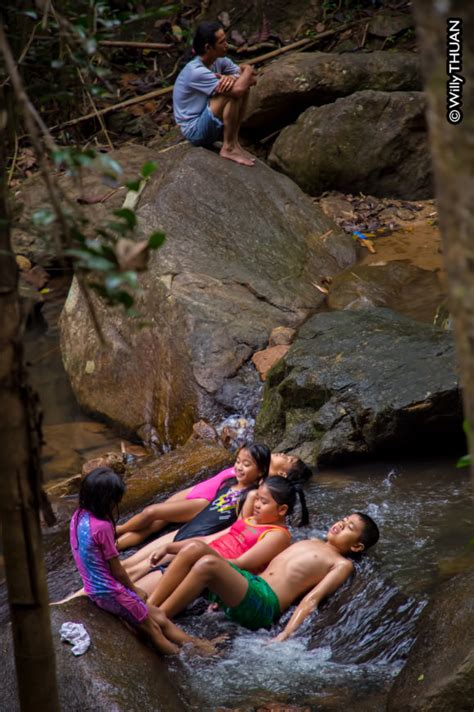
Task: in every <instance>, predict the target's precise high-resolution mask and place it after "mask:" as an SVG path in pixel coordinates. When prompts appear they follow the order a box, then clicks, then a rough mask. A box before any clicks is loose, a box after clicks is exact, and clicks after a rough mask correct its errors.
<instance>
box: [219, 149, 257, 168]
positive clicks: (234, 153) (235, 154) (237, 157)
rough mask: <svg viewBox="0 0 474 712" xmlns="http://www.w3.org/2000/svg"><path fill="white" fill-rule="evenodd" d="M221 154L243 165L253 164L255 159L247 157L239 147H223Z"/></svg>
mask: <svg viewBox="0 0 474 712" xmlns="http://www.w3.org/2000/svg"><path fill="white" fill-rule="evenodd" d="M219 154H220V155H221V156H222V158H227V159H228V160H229V161H234V162H235V163H240V164H241V165H242V166H253V165H254V161H253V160H251V159H250V158H247V157H246V156H244V154H243V153H242V150H241V149H238V148H232V149H228V148H224V147H222V148H221V150H220V152H219Z"/></svg>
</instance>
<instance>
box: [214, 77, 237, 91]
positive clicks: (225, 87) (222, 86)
mask: <svg viewBox="0 0 474 712" xmlns="http://www.w3.org/2000/svg"><path fill="white" fill-rule="evenodd" d="M217 76H218V77H219V83H218V84H217V86H216V88H215V89H214V94H225V92H226V91H229V89H232V87H233V86H234V82H235V81H236V80H237V77H234V75H233V74H218V75H217Z"/></svg>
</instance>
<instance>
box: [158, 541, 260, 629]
mask: <svg viewBox="0 0 474 712" xmlns="http://www.w3.org/2000/svg"><path fill="white" fill-rule="evenodd" d="M205 588H210V589H211V591H213V592H214V593H216V594H217V595H218V596H219V597H220V598H221V599H222V600H223V601H224V603H225V604H226V605H228V606H237V605H238V604H239V603H240V602H241V601H242V599H243V598H244V596H245V594H246V593H247V589H248V582H247V579H246V578H244V577H243V576H242V575H241V574H239V572H238V571H236V570H235V569H233V568H232V566H231V565H230V564H229V563H228V562H227V561H225V559H222V558H221V557H220V556H215V555H206V556H203V557H202V558H201V559H199V561H197V562H196V563H195V564H194V566H193V568H192V569H191V571H190V572H189V574H188V575H187V576H186V578H185V579H184V580H183V581H182V583H181V584H180V585H179V586H178V587H177V589H176V590H175V591H174V592H173V593H172V594H171V595H170V596H169V597H168V598H167V599H166V601H165V602H164V603H163V605H162V606H161V610H162V611H163V613H166V615H167V616H168V617H169V618H172V617H173V616H175V615H176V614H177V613H180V612H181V611H182V610H183V609H184V608H186V606H187V605H188V604H189V603H191V601H193V600H194V599H195V598H197V596H199V594H200V593H202V592H203V591H204V589H205Z"/></svg>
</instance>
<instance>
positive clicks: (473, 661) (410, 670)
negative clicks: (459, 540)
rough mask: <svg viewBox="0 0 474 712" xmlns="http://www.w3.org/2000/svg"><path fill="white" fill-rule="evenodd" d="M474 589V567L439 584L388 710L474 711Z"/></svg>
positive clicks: (400, 675)
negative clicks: (473, 631)
mask: <svg viewBox="0 0 474 712" xmlns="http://www.w3.org/2000/svg"><path fill="white" fill-rule="evenodd" d="M473 590H474V569H472V570H471V571H468V572H467V573H464V574H460V575H459V576H456V577H455V578H453V579H451V580H450V581H448V582H447V583H445V584H443V585H442V586H441V587H440V588H439V589H438V591H437V593H436V595H435V596H434V598H433V600H432V601H431V603H430V604H429V605H428V606H427V608H426V610H425V611H424V612H423V614H422V616H421V618H420V620H419V623H418V628H417V630H418V637H417V639H416V642H415V644H414V646H413V648H412V649H411V651H410V654H409V656H408V659H407V662H406V664H405V667H404V668H403V670H402V671H401V673H400V674H399V676H398V677H397V679H396V680H395V683H394V685H393V687H392V689H391V691H390V695H389V699H388V706H387V709H388V710H389V712H454V710H456V712H472V710H473V709H474V643H473V639H472V634H471V633H472V630H473V629H474V603H473V597H472V591H473ZM469 631H471V633H469Z"/></svg>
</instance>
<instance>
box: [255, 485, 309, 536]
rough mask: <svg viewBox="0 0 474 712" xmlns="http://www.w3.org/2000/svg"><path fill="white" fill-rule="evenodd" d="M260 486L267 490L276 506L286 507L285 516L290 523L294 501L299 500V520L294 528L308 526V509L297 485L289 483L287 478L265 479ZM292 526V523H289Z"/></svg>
mask: <svg viewBox="0 0 474 712" xmlns="http://www.w3.org/2000/svg"><path fill="white" fill-rule="evenodd" d="M261 484H263V485H265V487H267V488H268V491H269V492H270V494H271V496H272V497H273V499H274V500H275V502H276V503H277V504H278V505H282V504H286V505H288V512H287V516H288V518H289V519H290V521H291V516H292V514H293V511H294V509H295V505H296V501H297V499H299V501H300V506H301V515H300V520H299V522H298V523H297V524H295V526H297V527H302V526H305V525H306V524H309V514H308V507H307V506H306V498H305V496H304V492H303V490H302V488H301V487H300V485H299V484H297V483H295V482H291V481H290V480H288V478H287V477H280V476H279V475H275V476H274V477H267V479H266V480H264V482H262V483H261ZM291 523H292V524H293V522H291Z"/></svg>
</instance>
